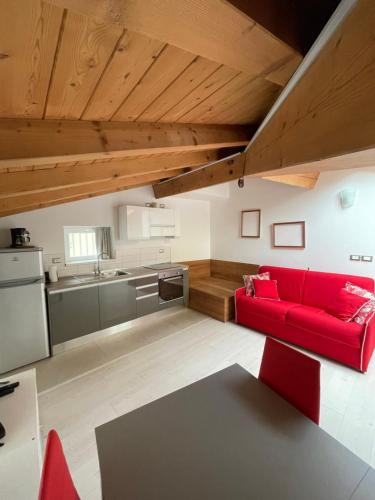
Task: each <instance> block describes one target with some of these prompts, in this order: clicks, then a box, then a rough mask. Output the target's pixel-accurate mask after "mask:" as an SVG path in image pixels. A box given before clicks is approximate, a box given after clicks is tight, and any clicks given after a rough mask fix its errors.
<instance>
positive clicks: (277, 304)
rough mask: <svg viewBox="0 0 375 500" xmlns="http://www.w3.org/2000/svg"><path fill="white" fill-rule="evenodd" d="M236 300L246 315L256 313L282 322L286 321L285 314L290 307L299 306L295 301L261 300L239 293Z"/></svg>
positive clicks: (238, 306)
mask: <svg viewBox="0 0 375 500" xmlns="http://www.w3.org/2000/svg"><path fill="white" fill-rule="evenodd" d="M236 301H237V308H241V311H243V312H245V314H246V315H249V316H252V315H253V314H256V315H257V316H262V317H264V318H265V319H271V320H274V321H280V322H284V321H285V316H286V313H287V312H288V311H289V309H291V308H292V307H298V304H296V303H294V302H287V301H285V300H261V299H256V298H254V297H248V296H246V295H238V296H237V298H236Z"/></svg>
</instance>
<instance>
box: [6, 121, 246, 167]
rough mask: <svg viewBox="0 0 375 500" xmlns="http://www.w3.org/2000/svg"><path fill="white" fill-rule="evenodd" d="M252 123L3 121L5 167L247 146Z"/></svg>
mask: <svg viewBox="0 0 375 500" xmlns="http://www.w3.org/2000/svg"><path fill="white" fill-rule="evenodd" d="M251 135H252V134H251V131H250V129H249V127H242V126H233V125H184V124H164V123H162V124H160V123H159V124H155V123H122V122H96V121H93V122H91V121H74V120H73V121H72V120H27V119H3V120H0V137H1V140H0V169H1V168H2V167H6V168H8V167H11V166H12V165H17V166H28V165H48V164H51V163H65V162H72V161H82V160H100V159H108V158H119V157H122V158H123V157H135V156H140V155H148V154H155V153H180V152H188V151H206V150H212V149H220V148H227V147H237V146H245V145H246V144H247V143H248V140H249V138H250V136H251Z"/></svg>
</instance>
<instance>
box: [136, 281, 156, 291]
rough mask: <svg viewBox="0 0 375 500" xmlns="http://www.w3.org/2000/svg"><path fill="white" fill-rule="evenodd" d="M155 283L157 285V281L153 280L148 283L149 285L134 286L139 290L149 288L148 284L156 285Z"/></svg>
mask: <svg viewBox="0 0 375 500" xmlns="http://www.w3.org/2000/svg"><path fill="white" fill-rule="evenodd" d="M157 285H158V282H157V281H155V282H154V283H150V284H149V285H140V286H136V287H135V289H136V290H141V289H142V288H149V287H150V286H157Z"/></svg>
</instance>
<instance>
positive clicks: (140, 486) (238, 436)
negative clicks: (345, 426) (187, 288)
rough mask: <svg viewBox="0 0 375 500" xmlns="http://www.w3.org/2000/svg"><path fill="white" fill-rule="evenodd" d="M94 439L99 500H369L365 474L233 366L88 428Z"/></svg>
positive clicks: (362, 467)
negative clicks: (100, 490)
mask: <svg viewBox="0 0 375 500" xmlns="http://www.w3.org/2000/svg"><path fill="white" fill-rule="evenodd" d="M96 439H97V445H98V452H99V462H100V471H101V478H102V493H103V498H104V499H105V500H120V499H121V500H125V499H129V500H172V499H173V500H187V499H189V500H200V499H202V500H211V499H214V500H245V499H246V500H249V499H254V500H276V499H277V500H320V499H321V500H346V499H347V500H349V499H350V498H351V497H352V495H354V494H355V492H356V494H357V496H356V497H353V498H355V500H357V499H358V500H363V499H365V498H366V500H367V498H368V499H370V498H371V497H366V490H365V489H364V488H366V484H367V483H366V482H365V481H366V477H365V476H366V474H367V473H368V472H370V471H372V469H371V468H369V466H368V465H367V464H366V463H365V462H363V461H362V460H360V459H359V458H358V457H357V456H355V455H354V454H353V453H351V452H350V451H349V450H348V449H347V448H345V447H344V446H342V445H341V444H340V443H339V442H338V441H336V440H335V439H333V438H332V437H331V436H329V435H328V434H327V433H326V432H324V431H323V430H322V429H320V428H319V427H318V426H317V425H315V424H314V423H313V422H311V421H310V420H309V419H307V418H306V417H304V416H303V415H302V414H301V413H299V412H298V411H297V410H296V409H295V408H294V407H292V406H291V405H290V404H289V403H287V402H286V401H285V400H283V399H282V398H281V397H280V396H278V395H277V394H276V393H274V392H273V391H272V390H270V389H269V388H268V387H267V386H265V385H264V384H262V383H261V382H260V381H259V380H258V379H256V378H255V377H253V376H252V375H251V374H249V373H248V372H247V371H246V370H244V369H243V368H241V367H240V366H239V365H233V366H230V367H229V368H227V369H225V370H222V371H220V372H218V373H215V374H214V375H211V376H210V377H207V378H205V379H202V380H200V381H198V382H196V383H194V384H192V385H189V386H187V387H185V388H183V389H181V390H179V391H176V392H174V393H172V394H169V395H168V396H165V397H163V398H161V399H158V400H156V401H154V402H152V403H150V404H148V405H146V406H143V407H141V408H139V409H137V410H135V411H132V412H131V413H128V414H126V415H123V416H121V417H119V418H117V419H115V420H113V421H111V422H109V423H107V424H104V425H102V426H100V427H98V428H97V429H96ZM362 480H363V483H362V484H363V491H364V493H363V494H364V495H365V496H363V495H362V496H360V495H361V484H360V483H361V481H362Z"/></svg>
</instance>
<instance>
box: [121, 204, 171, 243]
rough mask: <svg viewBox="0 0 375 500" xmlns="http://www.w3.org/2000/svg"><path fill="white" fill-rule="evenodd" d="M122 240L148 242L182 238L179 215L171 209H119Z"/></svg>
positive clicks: (136, 207)
mask: <svg viewBox="0 0 375 500" xmlns="http://www.w3.org/2000/svg"><path fill="white" fill-rule="evenodd" d="M119 233H120V239H121V240H148V239H150V238H176V237H179V236H180V224H179V217H178V213H176V212H175V211H174V210H171V209H169V208H149V207H138V206H131V205H126V206H122V207H119Z"/></svg>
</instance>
